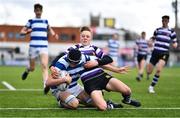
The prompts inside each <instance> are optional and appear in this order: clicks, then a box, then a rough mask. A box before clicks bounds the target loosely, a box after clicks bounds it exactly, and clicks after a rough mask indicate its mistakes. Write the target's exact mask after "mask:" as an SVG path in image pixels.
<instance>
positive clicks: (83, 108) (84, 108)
mask: <svg viewBox="0 0 180 118" xmlns="http://www.w3.org/2000/svg"><path fill="white" fill-rule="evenodd" d="M59 109H65V108H0V110H59ZM78 109H81V110H88V109H97V108H87V107H80V108H78ZM115 109H121V110H123V109H124V110H180V108H179V107H173V108H156V107H155V108H143V107H142V108H115Z"/></svg>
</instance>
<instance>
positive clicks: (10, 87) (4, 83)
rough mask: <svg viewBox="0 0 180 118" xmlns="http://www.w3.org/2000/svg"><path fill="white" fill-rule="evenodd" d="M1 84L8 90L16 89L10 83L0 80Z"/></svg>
mask: <svg viewBox="0 0 180 118" xmlns="http://www.w3.org/2000/svg"><path fill="white" fill-rule="evenodd" d="M2 84H3V85H4V86H6V87H7V88H8V89H9V90H12V91H15V90H16V89H15V88H14V87H13V86H12V85H10V84H9V83H7V82H6V81H2Z"/></svg>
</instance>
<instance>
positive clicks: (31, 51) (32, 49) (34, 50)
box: [29, 47, 48, 59]
mask: <svg viewBox="0 0 180 118" xmlns="http://www.w3.org/2000/svg"><path fill="white" fill-rule="evenodd" d="M40 54H47V55H48V48H47V47H45V48H42V47H41V48H36V47H30V48H29V58H30V59H34V58H36V57H38V56H39V55H40Z"/></svg>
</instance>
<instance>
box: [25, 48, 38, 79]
mask: <svg viewBox="0 0 180 118" xmlns="http://www.w3.org/2000/svg"><path fill="white" fill-rule="evenodd" d="M36 51H37V49H36V48H33V47H30V48H29V65H28V66H27V67H26V69H25V71H24V72H23V74H22V76H21V78H22V80H25V79H26V78H27V76H28V74H29V72H33V71H34V69H35V58H36V57H37V56H38V55H37V53H36Z"/></svg>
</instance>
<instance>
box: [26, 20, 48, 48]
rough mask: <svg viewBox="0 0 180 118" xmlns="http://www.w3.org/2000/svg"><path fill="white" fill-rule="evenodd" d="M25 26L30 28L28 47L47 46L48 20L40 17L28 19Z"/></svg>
mask: <svg viewBox="0 0 180 118" xmlns="http://www.w3.org/2000/svg"><path fill="white" fill-rule="evenodd" d="M26 27H27V28H31V29H32V32H31V34H30V35H31V41H30V47H48V38H47V32H48V27H49V25H48V20H46V19H41V18H34V19H30V20H28V23H27V24H26Z"/></svg>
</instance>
